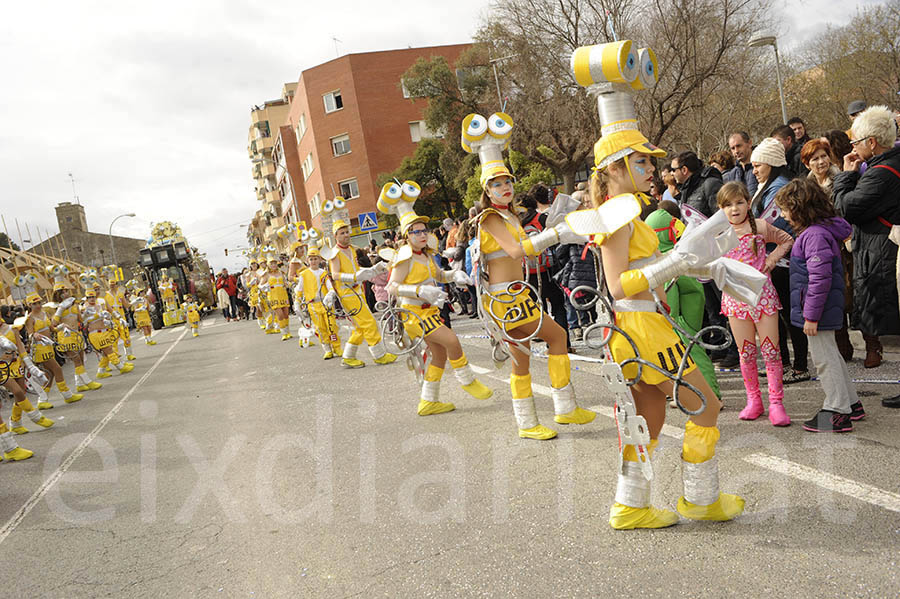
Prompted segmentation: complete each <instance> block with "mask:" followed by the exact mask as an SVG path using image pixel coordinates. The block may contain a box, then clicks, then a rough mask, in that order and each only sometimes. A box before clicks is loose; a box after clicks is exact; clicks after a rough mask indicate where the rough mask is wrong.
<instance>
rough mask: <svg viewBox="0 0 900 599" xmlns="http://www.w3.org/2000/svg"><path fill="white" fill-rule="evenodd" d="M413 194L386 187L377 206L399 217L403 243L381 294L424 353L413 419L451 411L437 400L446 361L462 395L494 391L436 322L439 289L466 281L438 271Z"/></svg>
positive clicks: (409, 186) (407, 186)
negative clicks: (396, 307) (394, 302)
mask: <svg viewBox="0 0 900 599" xmlns="http://www.w3.org/2000/svg"><path fill="white" fill-rule="evenodd" d="M419 192H420V189H419V186H418V184H416V183H415V182H413V181H405V182H404V183H403V185H402V186H398V185H396V184H395V183H388V184H386V185H385V186H384V187H383V188H382V192H381V196H380V197H379V204H378V206H379V209H381V210H382V211H383V212H390V213H396V212H400V234H401V235H402V236H403V237H404V238H406V241H407V244H406V245H404V246H403V247H401V248H400V250H399V251H398V252H397V253H396V254H395V256H394V260H393V262H392V264H391V276H390V279H389V281H388V284H387V291H388V293H389V294H390V295H392V296H394V297H397V298H398V299H399V301H400V308H401V309H402V310H403V312H401V320H402V321H403V327H404V329H405V330H406V333H407V334H408V335H409V337H410V338H411V339H412V340H415V339H417V338H419V337H422V338H423V341H424V343H425V346H426V347H427V348H428V349H427V351H428V354H429V356H430V357H429V359H428V360H426V364H427V366H426V369H425V377H424V378H425V380H424V381H423V382H422V393H421V396H420V398H419V405H418V408H417V412H418V414H419V416H432V415H435V414H443V413H446V412H450V411H452V410H454V409H456V407H455V406H454V405H453V404H452V403H450V402H442V401H440V400H439V396H440V384H441V378H442V377H443V375H444V369H445V368H446V366H447V362H448V361H449V362H450V366H451V367H452V368H453V372H454V374H455V375H456V380H457V381H458V382H459V384H460V385H461V386H462V388H463V391H465V392H466V393H468V394H469V395H471V396H472V397H474V398H475V399H488V398H489V397H491V396H492V395H493V394H494V392H493V391H491V390H490V389H489V388H488V387H486V386H485V385H484V384H483V383H481V382H480V381H479V380H478V379H476V378H475V373H474V372H473V371H472V367H471V366H470V365H469V360H468V358H466V354H465V353H463V349H462V345H461V344H460V342H459V338H458V337H457V336H456V333H454V332H453V331H452V330H450V328H449V327H447V325H446V324H444V321H443V320H442V319H441V314H440V309H441V307H442V306H443V305H444V303H445V302H446V301H447V299H448V296H447V292H446V291H444V290H443V289H442V288H441V287H440V285H441V284H444V283H458V284H460V285H467V284H468V283H469V276H468V275H467V274H466V273H465V272H463V271H461V270H456V271H447V270H442V269H441V268H439V267H438V265H437V262H436V260H435V257H436V256H437V247H436V246H437V244H436V243H435V244H434V246H435V247H430V246H429V241H430V240H431V239H433V240H434V241H437V239H436V238H434V237H432V236H431V234H430V233H429V232H428V227H427V226H426V223H427V222H428V217H427V216H419V215H418V214H416V213H415V212H414V211H413V210H412V203H413V202H414V201H415V198H416V197H418V195H419ZM404 195H405V196H406V198H405V199H404ZM410 200H412V201H410ZM414 351H418V350H414Z"/></svg>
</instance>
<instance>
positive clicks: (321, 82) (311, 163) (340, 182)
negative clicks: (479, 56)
mask: <svg viewBox="0 0 900 599" xmlns="http://www.w3.org/2000/svg"><path fill="white" fill-rule="evenodd" d="M468 47H469V44H457V45H450V46H432V47H425V48H409V49H404V50H386V51H381V52H366V53H362V54H348V55H346V56H341V57H340V58H336V59H334V60H331V61H329V62H326V63H324V64H321V65H319V66H316V67H312V68H310V69H307V70H305V71H303V72H302V73H301V75H300V81H299V82H298V85H297V90H296V93H295V94H294V99H293V101H292V102H291V108H290V112H289V114H288V120H289V124H290V127H291V129H292V130H293V132H294V135H295V137H296V140H297V150H298V156H299V161H300V168H301V176H300V178H301V179H302V186H301V185H300V181H296V182H295V186H294V193H295V194H297V195H298V203H300V200H299V197H301V196H302V197H303V202H305V204H306V205H307V206H308V211H309V216H310V217H311V219H312V222H313V223H314V224H315V225H316V226H321V222H322V214H321V209H322V206H323V204H324V203H325V202H326V201H327V200H328V199H330V198H332V197H334V196H335V195H340V196H342V197H344V198H345V199H346V200H348V202H347V208H348V210H349V213H350V216H351V217H352V219H353V222H352V224H353V225H354V227H355V226H356V225H357V224H358V223H357V218H356V217H357V215H358V214H359V213H360V212H368V211H374V210H375V209H376V208H375V203H376V201H377V200H378V193H379V192H380V190H379V189H376V188H375V179H376V178H377V177H378V175H379V174H381V173H385V172H389V171H392V170H394V169H396V168H397V167H398V166H400V162H401V161H402V160H403V158H404V157H406V156H410V155H412V154H413V153H414V152H415V150H416V143H417V142H418V141H419V140H420V139H422V138H423V137H428V136H429V135H430V133H429V132H428V131H427V129H426V128H425V123H424V121H422V112H423V110H424V108H425V102H424V101H418V102H412V101H410V99H409V98H408V96H407V95H406V94H405V93H404V90H403V88H402V85H401V82H400V79H401V76H402V75H403V73H404V72H406V70H407V69H409V67H410V66H412V65H413V63H415V61H416V60H417V59H419V58H420V57H424V58H431V57H434V56H443V57H444V58H446V59H447V62H448V63H450V64H451V65H453V64H455V63H456V59H457V58H458V57H459V55H460V53H461V52H462V51H463V50H465V49H466V48H468ZM332 186H334V192H332ZM307 222H310V221H307ZM354 232H357V231H354ZM329 233H330V232H329Z"/></svg>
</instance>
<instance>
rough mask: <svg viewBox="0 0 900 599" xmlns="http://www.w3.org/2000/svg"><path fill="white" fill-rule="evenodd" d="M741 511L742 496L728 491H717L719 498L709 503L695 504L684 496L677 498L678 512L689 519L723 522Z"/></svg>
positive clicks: (742, 508)
mask: <svg viewBox="0 0 900 599" xmlns="http://www.w3.org/2000/svg"><path fill="white" fill-rule="evenodd" d="M743 511H744V498H743V497H738V496H737V495H731V494H729V493H719V498H718V499H716V501H715V502H714V503H711V504H710V505H695V504H693V503H691V502H690V501H687V500H686V499H685V498H684V496H682V497H681V498H680V499H679V500H678V513H679V514H681V515H682V516H684V517H685V518H690V519H691V520H714V521H716V522H725V521H726V520H732V519H734V518H735V517H736V516H739V515H740V514H741V512H743Z"/></svg>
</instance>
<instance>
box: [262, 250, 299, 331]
mask: <svg viewBox="0 0 900 599" xmlns="http://www.w3.org/2000/svg"><path fill="white" fill-rule="evenodd" d="M263 252H264V254H265V256H266V267H267V268H266V271H265V274H264V275H263V278H264V280H265V282H266V287H267V288H268V291H266V301H267V302H268V304H269V310H271V311H272V318H273V319H277V323H276V325H277V326H276V328H275V330H274V331H273V334H276V333H282V332H283V333H284V334H283V335H282V336H281V340H282V341H287V340H288V339H291V338H293V335H291V331H290V329H289V328H288V324H289V322H290V321H289V320H288V319H287V318H281V317H279V316H278V315H277V314H275V313H274V311H275V310H278V309H281V308H288V307H290V305H291V300H290V297H289V296H288V292H287V287H286V286H285V282H284V278H285V277H284V273H283V272H281V270H279V269H278V258H277V257H276V256H275V248H274V247H273V246H271V245H267V246H265V247H264V248H263ZM271 264H274V265H275V267H276V270H275V272H272V271H271V270H269V269H268V266H269V265H271ZM266 332H267V333H268V332H269V331H268V330H267V331H266Z"/></svg>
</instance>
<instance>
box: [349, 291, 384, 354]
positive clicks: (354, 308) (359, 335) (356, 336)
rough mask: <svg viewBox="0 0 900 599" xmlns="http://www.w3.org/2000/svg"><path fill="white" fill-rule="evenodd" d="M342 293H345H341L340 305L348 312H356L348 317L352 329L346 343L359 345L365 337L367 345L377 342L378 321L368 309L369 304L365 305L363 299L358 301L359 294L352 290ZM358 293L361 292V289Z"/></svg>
mask: <svg viewBox="0 0 900 599" xmlns="http://www.w3.org/2000/svg"><path fill="white" fill-rule="evenodd" d="M344 293H345V294H346V295H341V305H342V306H344V310H345V311H346V312H347V313H348V314H353V313H354V312H355V313H356V314H355V316H351V317H350V320H351V321H352V322H353V325H354V329H353V333H351V334H350V339H348V340H347V343H349V344H350V345H359V344H360V343H362V341H363V339H365V340H366V343H368V344H369V345H376V344H378V343H379V342H380V341H381V333H379V332H378V323H377V322H375V317H374V316H372V312H370V311H369V306H367V305H366V303H365V301H364V300H363V301H360V296H358V295H356V294H355V293H353V292H352V291H346V292H344ZM360 294H362V290H361V289H360Z"/></svg>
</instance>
